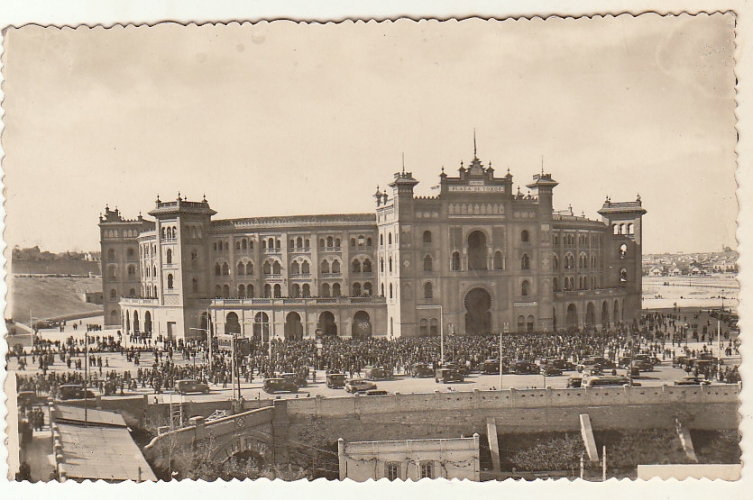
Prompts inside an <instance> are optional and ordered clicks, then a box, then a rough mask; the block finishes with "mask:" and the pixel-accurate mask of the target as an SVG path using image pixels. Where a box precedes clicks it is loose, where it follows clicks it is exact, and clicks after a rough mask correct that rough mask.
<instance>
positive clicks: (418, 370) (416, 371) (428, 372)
mask: <svg viewBox="0 0 753 500" xmlns="http://www.w3.org/2000/svg"><path fill="white" fill-rule="evenodd" d="M432 375H434V370H433V369H432V368H431V367H430V366H429V365H428V364H426V363H416V364H415V365H413V366H412V367H411V369H410V376H411V377H414V378H425V377H431V376H432Z"/></svg>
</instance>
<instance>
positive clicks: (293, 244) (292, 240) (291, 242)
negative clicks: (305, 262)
mask: <svg viewBox="0 0 753 500" xmlns="http://www.w3.org/2000/svg"><path fill="white" fill-rule="evenodd" d="M290 248H291V249H293V248H295V240H294V239H293V238H290Z"/></svg>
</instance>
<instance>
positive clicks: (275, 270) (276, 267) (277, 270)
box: [272, 261, 282, 274]
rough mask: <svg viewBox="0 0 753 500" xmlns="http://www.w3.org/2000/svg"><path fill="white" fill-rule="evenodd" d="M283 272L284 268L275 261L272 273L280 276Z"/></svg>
mask: <svg viewBox="0 0 753 500" xmlns="http://www.w3.org/2000/svg"><path fill="white" fill-rule="evenodd" d="M281 272H282V268H281V266H280V263H279V262H277V261H275V262H274V264H272V273H273V274H280V273H281Z"/></svg>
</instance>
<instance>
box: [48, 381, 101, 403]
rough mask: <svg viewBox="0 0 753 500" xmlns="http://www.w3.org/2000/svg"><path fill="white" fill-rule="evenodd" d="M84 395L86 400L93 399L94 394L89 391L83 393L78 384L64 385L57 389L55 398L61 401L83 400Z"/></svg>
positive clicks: (81, 387)
mask: <svg viewBox="0 0 753 500" xmlns="http://www.w3.org/2000/svg"><path fill="white" fill-rule="evenodd" d="M84 394H86V398H87V399H94V397H95V396H94V393H93V392H92V391H90V390H88V389H87V390H86V393H84V388H83V386H81V385H79V384H64V385H61V386H60V387H58V396H57V398H58V399H60V400H61V401H65V400H68V399H84Z"/></svg>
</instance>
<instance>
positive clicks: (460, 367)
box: [440, 363, 471, 377]
mask: <svg viewBox="0 0 753 500" xmlns="http://www.w3.org/2000/svg"><path fill="white" fill-rule="evenodd" d="M440 368H449V369H451V370H457V371H459V372H460V374H461V375H463V376H464V377H467V376H468V375H470V373H471V370H470V369H469V368H468V366H466V365H460V364H458V363H444V364H442V365H441V366H440Z"/></svg>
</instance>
